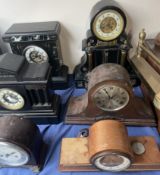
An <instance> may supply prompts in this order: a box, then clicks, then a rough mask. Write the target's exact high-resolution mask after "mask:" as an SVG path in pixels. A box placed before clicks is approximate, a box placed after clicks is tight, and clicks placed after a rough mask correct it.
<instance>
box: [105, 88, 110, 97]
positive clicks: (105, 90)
mask: <svg viewBox="0 0 160 175" xmlns="http://www.w3.org/2000/svg"><path fill="white" fill-rule="evenodd" d="M104 92H105V93H106V94H107V95H108V97H109V99H111V97H110V95H109V93H108V92H107V90H106V89H104Z"/></svg>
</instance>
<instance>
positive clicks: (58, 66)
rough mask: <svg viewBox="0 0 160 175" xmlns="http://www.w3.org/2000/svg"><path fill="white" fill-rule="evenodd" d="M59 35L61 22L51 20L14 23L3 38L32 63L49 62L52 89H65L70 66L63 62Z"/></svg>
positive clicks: (13, 49)
mask: <svg viewBox="0 0 160 175" xmlns="http://www.w3.org/2000/svg"><path fill="white" fill-rule="evenodd" d="M59 37H60V23H59V22H56V21H50V22H35V23H16V24H13V25H12V26H11V27H10V28H9V29H8V30H7V31H6V32H5V34H4V36H3V40H4V42H7V43H9V44H10V46H11V49H12V52H13V53H14V54H17V55H23V56H24V57H25V58H26V60H27V61H28V62H29V63H31V64H33V63H36V64H41V63H44V62H49V63H50V65H51V66H52V77H51V82H52V89H63V88H66V87H67V85H68V67H67V66H66V65H64V64H63V59H62V53H61V45H60V38H59Z"/></svg>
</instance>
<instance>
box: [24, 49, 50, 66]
mask: <svg viewBox="0 0 160 175" xmlns="http://www.w3.org/2000/svg"><path fill="white" fill-rule="evenodd" d="M24 56H25V57H26V59H27V61H28V62H29V63H38V64H41V63H44V62H47V61H48V54H47V53H46V51H45V50H44V49H42V48H40V47H38V46H28V47H27V48H25V49H24Z"/></svg>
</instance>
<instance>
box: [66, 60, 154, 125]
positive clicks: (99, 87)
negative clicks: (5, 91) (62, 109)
mask: <svg viewBox="0 0 160 175" xmlns="http://www.w3.org/2000/svg"><path fill="white" fill-rule="evenodd" d="M88 80H89V81H88V91H87V92H86V93H85V94H84V95H82V96H79V97H72V98H71V99H70V101H69V106H68V110H67V117H66V123H72V124H73V123H77V124H91V123H93V122H95V121H97V120H102V119H108V118H109V119H111V118H112V119H117V120H120V121H122V122H124V123H126V124H128V125H151V126H154V125H155V124H156V121H155V118H154V115H153V112H152V110H151V107H150V106H149V104H148V103H147V102H145V101H144V99H143V98H140V97H137V96H135V95H134V92H133V89H132V85H131V81H130V77H129V74H128V72H127V71H126V69H125V68H124V67H122V66H121V65H118V64H113V63H108V64H102V65H100V66H97V67H96V68H94V69H93V70H92V71H91V73H89V74H88Z"/></svg>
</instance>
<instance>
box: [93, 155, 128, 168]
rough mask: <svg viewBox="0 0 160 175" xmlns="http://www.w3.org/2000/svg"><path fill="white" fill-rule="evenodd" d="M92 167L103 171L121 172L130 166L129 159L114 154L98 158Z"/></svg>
mask: <svg viewBox="0 0 160 175" xmlns="http://www.w3.org/2000/svg"><path fill="white" fill-rule="evenodd" d="M94 165H95V166H96V167H97V168H99V169H101V170H103V171H123V170H125V169H127V168H128V167H129V166H130V165H131V161H130V159H129V158H127V157H125V156H122V155H118V154H115V153H110V154H106V155H105V156H101V157H98V158H97V159H96V160H95V161H94Z"/></svg>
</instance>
